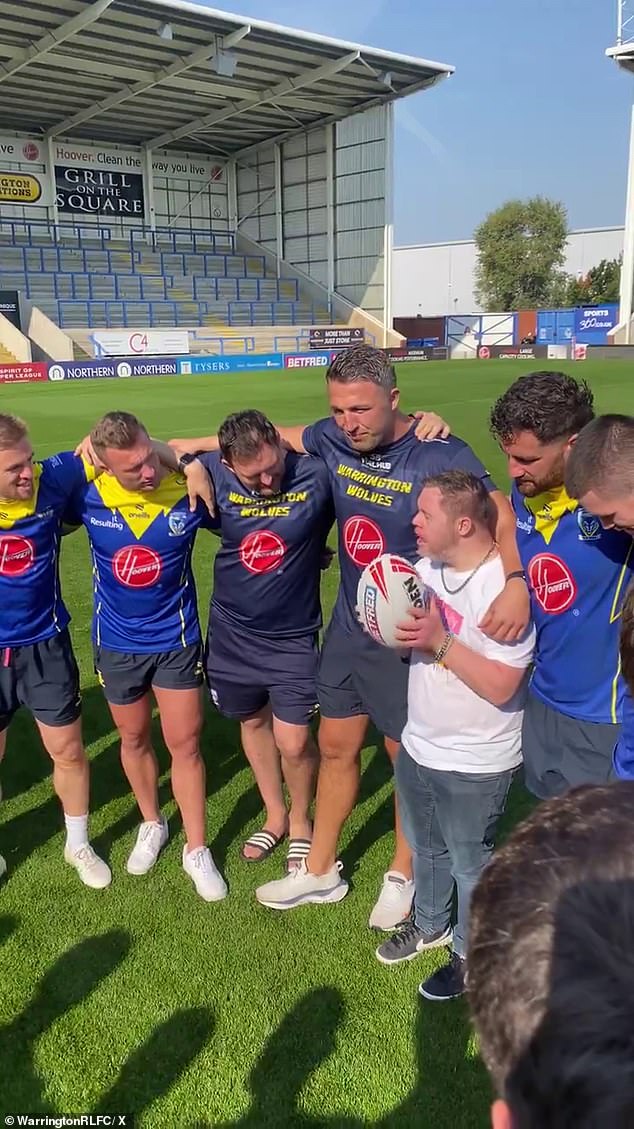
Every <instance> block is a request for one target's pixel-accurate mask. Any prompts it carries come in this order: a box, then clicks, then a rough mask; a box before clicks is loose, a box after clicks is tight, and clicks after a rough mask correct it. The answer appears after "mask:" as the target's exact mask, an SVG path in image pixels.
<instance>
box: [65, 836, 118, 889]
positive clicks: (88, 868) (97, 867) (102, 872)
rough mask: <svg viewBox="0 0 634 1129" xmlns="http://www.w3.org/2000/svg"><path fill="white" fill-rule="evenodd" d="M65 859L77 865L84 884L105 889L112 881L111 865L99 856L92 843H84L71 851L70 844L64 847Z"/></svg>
mask: <svg viewBox="0 0 634 1129" xmlns="http://www.w3.org/2000/svg"><path fill="white" fill-rule="evenodd" d="M64 859H65V860H66V862H67V863H69V864H70V866H74V867H75V870H76V871H77V873H78V875H79V877H80V878H81V880H82V882H83V884H84V886H90V887H91V889H93V890H103V889H105V887H106V886H109V885H110V883H111V882H112V872H111V870H110V867H109V866H108V864H107V863H105V862H104V861H103V859H100V858H99V855H98V854H96V853H95V851H94V850H93V849H92V847H91V845H90V843H84V845H83V847H78V848H77V850H75V851H71V849H70V847H68V846H66V847H64Z"/></svg>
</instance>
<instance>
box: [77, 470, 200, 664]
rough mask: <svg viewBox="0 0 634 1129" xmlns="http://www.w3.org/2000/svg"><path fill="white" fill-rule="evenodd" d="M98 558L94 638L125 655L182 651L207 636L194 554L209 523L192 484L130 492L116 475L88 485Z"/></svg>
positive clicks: (80, 511) (167, 482)
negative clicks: (193, 500) (190, 492)
mask: <svg viewBox="0 0 634 1129" xmlns="http://www.w3.org/2000/svg"><path fill="white" fill-rule="evenodd" d="M75 516H76V520H77V521H81V522H83V524H84V525H85V527H86V530H87V532H88V539H89V542H90V548H91V552H92V559H93V578H94V612H93V640H94V642H95V643H96V644H97V646H102V647H105V648H107V649H108V650H111V651H122V652H124V653H132V654H134V653H135V652H141V653H145V654H147V653H151V652H155V651H175V650H178V648H179V647H186V646H189V645H190V644H192V643H197V642H198V640H199V639H200V629H199V625H198V612H197V607H196V588H195V585H194V577H193V573H192V565H191V556H192V549H193V547H194V540H195V537H196V533H197V531H198V529H200V527H201V526H202V525H205V524H207V522H206V519H205V517H204V507H203V505H202V503H199V505H198V508H197V510H196V511H195V512H194V513H191V512H190V509H189V501H188V498H187V494H186V490H185V480H184V479H183V478H182V477H181V476H180V475H178V474H175V473H170V474H167V475H166V476H165V477H164V478H163V479H162V481H161V482H160V483H159V485H158V486H157V488H156V489H155V490H152V491H150V492H144V493H134V492H132V491H130V490H125V489H124V488H123V487H122V486H120V485H119V483H118V482H117V480H116V479H115V478H113V477H112V475H110V474H102V475H101V476H100V477H99V478H98V479H96V480H95V481H94V482H92V483H91V484H90V485H89V486H87V487H85V489H84V490H83V492H82V494H81V498H80V501H79V505H78V507H77V511H76V515H75Z"/></svg>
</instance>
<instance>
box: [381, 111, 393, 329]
mask: <svg viewBox="0 0 634 1129" xmlns="http://www.w3.org/2000/svg"><path fill="white" fill-rule="evenodd" d="M384 117H385V150H384V162H383V163H384V165H385V195H384V200H385V205H384V206H385V216H384V221H385V222H384V228H383V327H384V331H383V345H384V347H386V346H387V343H388V335H389V331H390V330H391V328H392V254H393V244H394V104H393V103H392V102H388V104H387V106H386V107H385V110H384Z"/></svg>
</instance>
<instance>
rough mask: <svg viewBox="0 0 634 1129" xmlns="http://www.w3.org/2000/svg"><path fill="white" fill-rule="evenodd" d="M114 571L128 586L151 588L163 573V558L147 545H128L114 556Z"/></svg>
mask: <svg viewBox="0 0 634 1129" xmlns="http://www.w3.org/2000/svg"><path fill="white" fill-rule="evenodd" d="M112 571H113V573H114V575H115V577H116V579H117V580H118V581H119V583H120V584H125V586H126V588H150V587H151V586H152V584H156V582H157V580H158V579H159V577H160V575H161V571H162V565H161V558H160V557H159V555H158V553H155V552H154V549H148V548H147V546H146V545H126V547H125V549H118V550H117V552H116V553H115V555H114V557H113V558H112Z"/></svg>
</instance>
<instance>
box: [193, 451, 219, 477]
mask: <svg viewBox="0 0 634 1129" xmlns="http://www.w3.org/2000/svg"><path fill="white" fill-rule="evenodd" d="M196 457H197V458H198V459H199V461H200V462H201V463H202V465H203V466H204V468H205V470H207V471H209V473H210V474H213V473H214V472H215V471H217V470H218V468H219V467H222V465H223V462H222V455H221V454H220V451H201V452H200V453H199V454H198V455H197V456H196Z"/></svg>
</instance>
